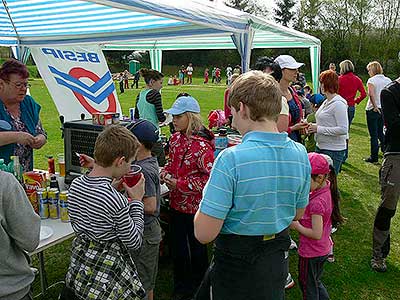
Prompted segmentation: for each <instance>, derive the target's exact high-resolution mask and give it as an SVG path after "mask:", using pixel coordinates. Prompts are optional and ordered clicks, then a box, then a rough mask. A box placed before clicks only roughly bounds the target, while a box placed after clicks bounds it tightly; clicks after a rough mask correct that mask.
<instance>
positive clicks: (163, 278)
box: [31, 78, 400, 300]
mask: <svg viewBox="0 0 400 300" xmlns="http://www.w3.org/2000/svg"><path fill="white" fill-rule="evenodd" d="M31 83H32V88H31V94H32V96H33V97H34V98H35V99H36V101H38V102H39V103H40V104H41V105H42V114H41V118H42V122H43V124H44V127H45V129H46V130H47V133H48V137H49V138H48V143H47V145H46V146H45V147H43V149H41V150H39V151H36V152H35V167H36V168H47V159H46V155H49V154H57V153H59V152H63V141H62V139H61V132H60V130H59V128H60V122H59V120H58V113H57V111H56V108H55V105H54V103H53V101H52V100H51V98H50V96H49V93H48V91H47V89H46V87H45V85H44V84H43V81H41V80H33V81H32V82H31ZM224 89H225V85H223V84H221V85H220V86H217V85H213V84H209V85H207V86H204V85H203V84H202V80H201V79H200V78H196V79H195V80H194V84H193V85H192V86H187V85H184V86H177V87H174V86H172V87H169V86H166V87H165V88H163V90H162V96H163V105H164V108H169V107H170V106H171V104H172V103H173V101H174V99H175V96H176V95H177V94H178V93H180V92H188V93H190V94H191V95H193V96H194V97H195V98H196V99H197V100H199V102H200V107H201V110H202V116H203V119H204V120H206V118H207V115H208V112H209V111H210V110H212V109H216V108H222V107H223V93H224ZM138 91H139V90H136V89H135V90H132V89H129V90H126V92H125V93H124V94H122V95H119V100H120V102H121V105H122V111H123V113H124V114H128V109H129V107H133V106H134V100H135V98H136V95H137V93H138ZM365 104H366V101H365V100H364V101H363V102H362V103H361V105H360V106H359V107H358V109H357V112H356V117H355V119H354V122H353V124H352V128H351V140H350V154H349V159H348V162H347V164H345V165H344V167H343V171H342V172H341V173H340V175H339V187H340V191H341V193H342V197H343V201H342V213H343V214H344V216H345V217H346V218H347V221H346V223H345V224H344V225H342V226H341V227H340V228H339V230H338V231H337V232H336V233H335V234H333V239H334V241H335V259H336V261H335V262H334V263H332V264H330V263H327V264H326V265H325V273H324V276H323V282H324V283H325V285H326V287H327V289H328V292H329V294H330V296H331V299H351V300H359V299H363V300H387V299H400V296H399V295H400V286H399V284H398V282H397V279H398V278H400V277H399V276H400V255H399V254H400V247H399V241H400V234H399V226H398V225H399V219H398V217H396V216H395V217H394V218H393V221H392V244H391V246H392V247H391V255H390V256H389V259H388V261H387V264H388V271H387V272H386V273H384V274H379V273H375V272H373V271H371V269H370V268H369V260H370V255H371V250H370V249H371V236H372V234H371V232H372V225H373V220H374V215H375V210H376V207H377V206H378V203H379V199H380V188H379V184H378V170H379V165H372V164H368V163H365V162H363V158H365V157H367V156H369V136H368V131H367V126H366V120H365V112H364V108H365ZM293 237H294V239H295V240H297V235H296V234H295V233H294V234H293ZM70 244H71V241H66V242H64V243H62V244H60V245H58V246H55V247H53V248H51V249H49V250H46V251H45V257H46V271H47V277H48V281H49V284H52V283H54V282H57V281H60V280H63V278H64V275H65V272H66V270H67V267H68V264H69V255H70ZM34 265H36V266H37V260H36V259H35V260H34ZM290 271H291V273H292V276H294V278H295V279H296V281H297V255H296V252H294V251H292V252H291V253H290ZM255 280H268V278H259V279H257V278H255ZM171 287H172V271H171V264H170V261H169V260H162V261H161V262H160V266H159V278H158V281H157V287H156V290H155V295H156V297H155V298H156V299H159V300H167V299H170V296H171ZM39 292H40V283H39V278H36V280H35V282H34V294H35V295H36V294H38V293H39ZM58 292H59V286H56V287H54V288H51V289H50V290H49V292H48V294H47V295H46V296H45V297H39V298H38V299H57V295H58ZM286 296H287V297H286V299H289V300H294V299H301V292H300V290H299V288H298V285H296V286H295V287H294V288H293V289H291V290H289V291H287V292H286ZM227 300H228V299H227Z"/></svg>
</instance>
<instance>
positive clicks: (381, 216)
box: [371, 78, 400, 272]
mask: <svg viewBox="0 0 400 300" xmlns="http://www.w3.org/2000/svg"><path fill="white" fill-rule="evenodd" d="M381 104H382V113H383V119H384V120H385V124H386V134H385V155H384V160H383V163H382V168H381V170H380V172H379V177H380V184H381V199H382V201H381V203H380V205H379V207H378V210H377V212H376V216H375V221H374V229H373V243H372V259H371V267H372V269H373V270H375V271H378V272H386V269H387V267H386V257H387V256H388V255H389V251H390V221H391V219H392V218H393V217H394V215H395V213H396V207H397V202H398V201H399V199H400V78H397V79H396V80H395V81H393V82H392V83H390V84H389V85H388V86H386V87H385V88H384V89H383V90H382V92H381Z"/></svg>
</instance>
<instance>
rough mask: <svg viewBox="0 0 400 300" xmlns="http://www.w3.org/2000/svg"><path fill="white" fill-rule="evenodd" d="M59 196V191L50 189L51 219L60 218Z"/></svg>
mask: <svg viewBox="0 0 400 300" xmlns="http://www.w3.org/2000/svg"><path fill="white" fill-rule="evenodd" d="M58 194H59V192H58V190H57V189H50V190H49V191H48V193H47V198H48V203H49V216H50V219H58V218H59V217H60V208H59V206H58Z"/></svg>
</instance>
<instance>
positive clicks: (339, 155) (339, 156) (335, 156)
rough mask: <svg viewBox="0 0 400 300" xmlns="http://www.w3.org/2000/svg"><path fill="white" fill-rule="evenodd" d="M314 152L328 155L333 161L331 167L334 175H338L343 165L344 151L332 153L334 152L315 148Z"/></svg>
mask: <svg viewBox="0 0 400 300" xmlns="http://www.w3.org/2000/svg"><path fill="white" fill-rule="evenodd" d="M315 152H317V153H322V154H326V155H329V156H330V158H332V160H333V167H334V169H335V172H336V174H339V172H340V170H341V168H342V164H343V163H344V158H345V154H346V150H339V151H334V150H326V149H319V148H318V147H317V148H316V150H315Z"/></svg>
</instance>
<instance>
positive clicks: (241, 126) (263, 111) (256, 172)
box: [194, 71, 311, 300]
mask: <svg viewBox="0 0 400 300" xmlns="http://www.w3.org/2000/svg"><path fill="white" fill-rule="evenodd" d="M281 96H282V95H281V92H280V89H279V85H278V84H277V83H276V81H275V80H274V79H273V77H272V76H270V75H267V74H264V73H262V72H260V71H251V72H247V73H245V74H243V75H241V76H240V77H238V78H237V79H236V81H235V82H234V83H233V85H232V87H231V94H230V97H229V105H230V106H231V110H232V116H233V120H232V125H233V126H234V127H235V128H236V129H238V130H239V132H240V133H241V134H242V135H243V141H242V144H240V145H237V146H234V147H230V148H227V149H225V150H224V151H222V152H221V153H220V155H219V156H218V158H217V159H216V160H215V163H214V167H213V170H212V172H211V176H210V179H209V181H208V183H207V185H206V186H205V188H204V191H203V199H202V201H201V203H200V209H199V211H198V212H197V213H196V216H195V219H194V227H195V235H196V238H197V239H198V240H199V241H200V242H202V243H208V242H211V241H213V240H214V239H215V238H216V240H215V247H214V265H213V267H212V270H211V272H210V274H211V275H210V278H209V280H210V284H211V287H212V289H211V291H212V296H213V299H230V300H235V299H238V300H239V299H246V300H252V299H254V300H256V299H257V300H258V299H271V300H280V299H284V285H285V281H286V275H287V263H288V261H287V258H288V255H287V252H288V250H289V245H290V238H289V235H288V227H289V225H290V223H291V222H292V221H293V220H298V219H300V217H301V216H302V214H303V213H304V208H305V207H306V205H307V203H308V194H309V191H310V170H311V168H310V163H309V161H308V157H307V152H306V149H305V148H304V146H303V145H301V144H299V143H296V142H293V141H292V140H291V139H290V138H288V136H287V133H279V132H278V129H277V126H276V121H277V119H278V115H279V113H280V111H281ZM201 295H202V291H201V290H200V291H199V293H198V295H197V299H201Z"/></svg>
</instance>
